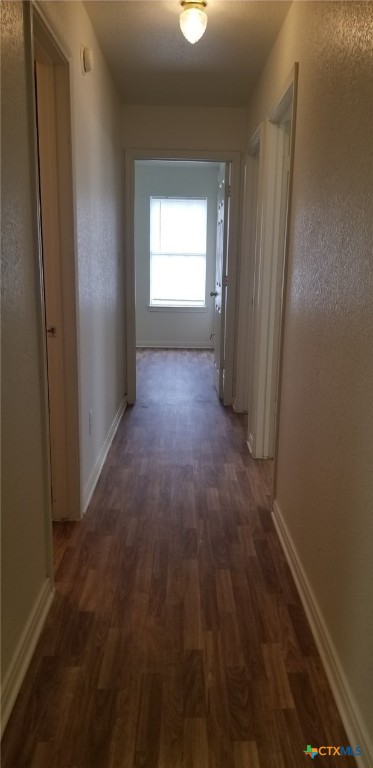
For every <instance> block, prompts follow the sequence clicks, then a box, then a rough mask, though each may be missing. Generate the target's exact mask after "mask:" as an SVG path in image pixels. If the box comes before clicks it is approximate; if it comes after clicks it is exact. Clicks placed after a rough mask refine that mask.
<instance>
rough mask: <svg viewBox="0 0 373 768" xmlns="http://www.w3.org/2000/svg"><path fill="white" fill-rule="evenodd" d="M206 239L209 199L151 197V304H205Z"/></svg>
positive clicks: (198, 305) (199, 305) (184, 305)
mask: <svg viewBox="0 0 373 768" xmlns="http://www.w3.org/2000/svg"><path fill="white" fill-rule="evenodd" d="M206 241H207V199H206V198H179V197H151V198H150V306H153V307H157V306H167V307H170V306H171V307H173V306H175V307H204V306H205V295H206Z"/></svg>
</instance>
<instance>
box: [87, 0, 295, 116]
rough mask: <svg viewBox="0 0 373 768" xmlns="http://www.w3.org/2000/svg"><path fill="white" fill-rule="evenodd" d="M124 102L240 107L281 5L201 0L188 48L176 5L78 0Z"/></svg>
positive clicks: (175, 0)
mask: <svg viewBox="0 0 373 768" xmlns="http://www.w3.org/2000/svg"><path fill="white" fill-rule="evenodd" d="M84 4H85V7H86V9H87V12H88V14H89V17H90V19H91V22H92V24H93V27H94V30H95V33H96V36H97V38H98V41H99V43H100V46H101V49H102V51H103V53H104V56H105V58H106V61H107V63H108V65H109V68H110V70H111V72H112V75H113V78H114V81H115V83H116V85H117V87H118V90H119V92H120V94H121V98H122V101H123V103H124V104H131V105H135V104H158V105H179V106H181V105H183V106H226V107H244V106H246V105H247V103H248V101H249V96H250V92H251V90H252V88H253V86H254V84H255V82H256V80H257V78H258V76H259V74H260V72H261V70H262V68H263V65H264V62H265V59H266V57H267V55H268V53H269V51H270V49H271V47H272V45H273V42H274V40H275V38H276V36H277V34H278V31H279V29H280V27H281V25H282V22H283V20H284V18H285V16H286V13H287V11H288V9H289V7H290V5H291V3H290V2H286V0H274V2H273V1H272V0H247V1H246V0H208V6H207V15H208V25H207V30H206V32H205V35H204V36H203V37H202V39H201V40H199V41H198V42H197V43H195V45H191V44H190V43H188V42H187V41H186V40H185V39H184V37H183V35H182V34H181V31H180V28H179V14H180V11H181V7H180V4H179V0H172V2H170V0H86V2H85V3H84Z"/></svg>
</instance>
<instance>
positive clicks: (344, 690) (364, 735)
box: [272, 501, 373, 768]
mask: <svg viewBox="0 0 373 768" xmlns="http://www.w3.org/2000/svg"><path fill="white" fill-rule="evenodd" d="M272 518H273V522H274V524H275V527H276V531H277V533H278V536H279V539H280V543H281V546H282V549H283V551H284V554H285V557H286V559H287V561H288V564H289V567H290V570H291V572H292V574H293V578H294V581H295V584H296V587H297V590H298V592H299V596H300V599H301V601H302V603H303V608H304V610H305V612H306V616H307V619H308V621H309V624H310V627H311V630H312V633H313V636H314V639H315V642H316V645H317V648H318V651H319V654H320V657H321V660H322V662H323V665H324V668H325V672H326V674H327V677H328V680H329V684H330V687H331V689H332V692H333V696H334V699H335V702H336V705H337V707H338V711H339V714H340V716H341V718H342V721H343V725H344V727H345V730H346V733H347V736H348V739H349V743H350V744H351V745H352V746H353V747H354V746H356V745H359V746H361V748H362V750H363V754H362V755H361V756H360V757H359V760H358V763H359V766H360V768H369V766H372V765H373V745H372V741H371V738H370V736H369V734H368V729H367V728H366V727H365V725H364V721H363V718H362V717H361V714H360V712H359V709H358V707H357V704H356V701H355V699H354V696H353V694H352V692H351V689H350V686H349V683H348V681H347V678H346V676H345V673H344V671H343V668H342V665H341V662H340V659H339V657H338V654H337V651H336V648H335V646H334V643H333V640H332V638H331V636H330V634H329V630H328V628H327V626H326V623H325V620H324V617H323V615H322V613H321V611H320V607H319V605H318V602H317V600H316V597H315V595H314V592H313V589H312V587H311V584H310V582H309V580H308V578H307V575H306V573H305V571H304V569H303V566H302V563H301V561H300V559H299V556H298V553H297V550H296V548H295V545H294V542H293V539H292V537H291V534H290V532H289V530H288V528H287V525H286V523H285V520H284V517H283V515H282V512H281V510H280V508H279V505H278V502H277V501H275V502H274V504H273V511H272ZM316 746H317V745H316Z"/></svg>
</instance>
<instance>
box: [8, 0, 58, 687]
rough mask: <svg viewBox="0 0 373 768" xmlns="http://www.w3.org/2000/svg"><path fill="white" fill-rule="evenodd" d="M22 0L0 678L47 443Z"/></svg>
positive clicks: (30, 595) (12, 33)
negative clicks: (0, 668) (0, 667)
mask: <svg viewBox="0 0 373 768" xmlns="http://www.w3.org/2000/svg"><path fill="white" fill-rule="evenodd" d="M26 100H27V80H26V63H25V51H24V30H23V13H22V4H21V3H17V2H9V3H2V4H1V131H2V135H1V272H2V291H1V293H2V296H1V301H2V304H1V309H2V311H1V326H2V328H1V330H2V360H1V365H2V392H1V395H2V397H1V400H2V402H1V410H2V430H1V431H2V441H1V448H2V450H1V458H2V467H1V470H2V526H1V528H2V531H1V533H2V564H1V565H2V574H1V575H2V579H1V586H2V622H1V649H2V665H1V666H2V680H3V679H4V676H5V675H6V672H7V671H8V668H9V664H10V661H11V657H12V655H13V653H14V651H15V648H16V645H17V643H18V641H19V638H20V635H21V633H22V631H23V629H24V627H25V624H26V621H27V619H28V617H29V615H30V613H31V611H32V608H33V606H34V603H35V602H36V600H37V598H38V596H39V593H40V591H41V589H42V588H43V586H44V584H45V581H46V578H47V573H48V557H47V527H46V521H47V514H48V501H47V493H48V488H47V487H46V476H45V472H46V466H47V444H46V431H45V422H44V416H45V410H44V406H43V352H42V346H41V341H40V339H41V335H40V329H41V318H40V311H39V301H38V296H39V287H38V255H37V247H36V241H35V226H34V225H35V218H34V207H33V204H32V178H33V176H32V173H33V172H32V164H31V155H30V146H29V117H28V111H27V103H26Z"/></svg>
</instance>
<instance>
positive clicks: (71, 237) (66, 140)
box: [30, 2, 82, 520]
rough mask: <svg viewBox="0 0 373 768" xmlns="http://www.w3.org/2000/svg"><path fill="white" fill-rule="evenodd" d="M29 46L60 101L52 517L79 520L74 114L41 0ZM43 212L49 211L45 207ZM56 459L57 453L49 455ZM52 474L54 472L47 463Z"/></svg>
mask: <svg viewBox="0 0 373 768" xmlns="http://www.w3.org/2000/svg"><path fill="white" fill-rule="evenodd" d="M30 21H31V29H30V34H31V41H30V42H31V50H30V54H31V55H30V58H31V62H30V66H32V68H33V63H34V60H35V59H39V60H41V61H43V63H44V64H46V65H48V66H50V67H51V68H52V70H53V83H54V94H55V104H56V131H55V151H56V156H57V168H58V173H57V179H56V182H57V184H56V193H57V199H58V204H57V206H56V207H57V209H58V213H57V216H58V224H59V226H58V237H57V238H56V247H57V249H58V252H59V267H60V269H59V272H60V295H61V313H60V322H61V335H62V338H63V371H62V387H60V391H62V392H63V402H61V409H62V411H63V419H64V423H65V439H64V441H63V443H62V441H61V444H60V445H58V446H57V448H56V449H55V450H58V451H61V452H63V454H64V461H63V462H62V464H61V466H62V465H63V464H64V466H65V470H64V475H65V477H64V479H63V480H64V482H65V483H66V496H65V499H64V505H63V511H62V512H60V513H58V516H57V514H56V512H55V510H53V503H52V516H53V518H54V519H70V520H78V519H80V517H81V515H82V492H81V476H80V467H81V456H80V451H81V447H80V429H79V403H80V388H79V373H78V359H79V358H78V355H79V350H78V312H77V285H78V275H77V264H76V253H77V246H76V224H75V204H74V203H75V187H74V174H73V157H72V117H71V72H70V61H69V54H68V52H67V51H65V50H64V48H63V46H62V45H61V43H60V41H59V39H58V37H57V36H56V34H55V32H54V30H53V29H52V28H51V26H50V24H49V21H48V18H47V16H46V14H45V11H44V8H43V6H42V4H41V3H39V2H33V3H32V13H31V19H30ZM35 96H36V94H35V84H34V80H33V119H34V147H35V158H36V161H35V177H36V178H35V185H36V189H37V199H39V196H38V195H39V193H38V190H39V172H38V163H37V152H38V149H37V128H36V99H35ZM43 215H44V216H45V215H48V210H47V211H45V210H43ZM37 216H38V244H39V269H40V302H41V323H42V333H43V348H44V364H45V377H46V382H47V386H46V388H45V392H46V403H45V408H46V415H47V424H48V429H47V433H48V443H49V448H50V452H52V451H53V450H54V448H53V446H52V444H51V434H50V429H49V398H48V375H47V370H48V359H47V347H46V331H47V329H46V318H45V298H44V291H45V282H44V267H43V250H42V235H41V210H40V204H39V203H37ZM51 461H52V462H53V457H51ZM49 476H50V479H51V471H50V467H49Z"/></svg>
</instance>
